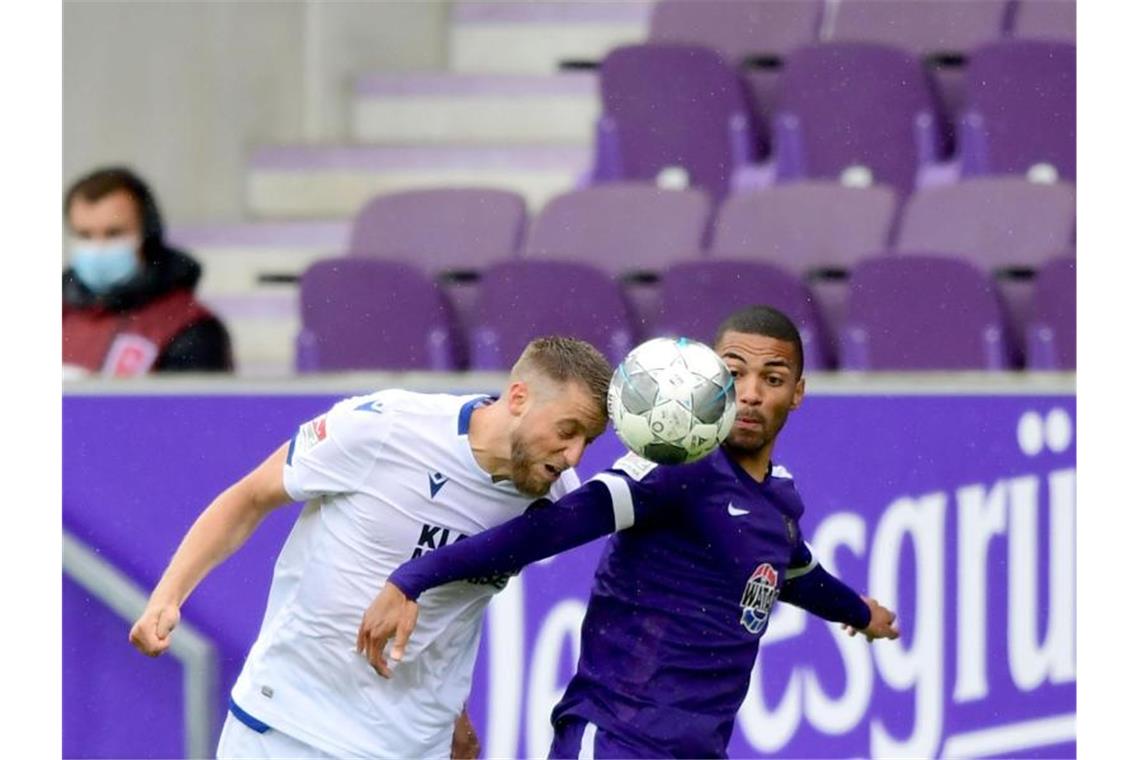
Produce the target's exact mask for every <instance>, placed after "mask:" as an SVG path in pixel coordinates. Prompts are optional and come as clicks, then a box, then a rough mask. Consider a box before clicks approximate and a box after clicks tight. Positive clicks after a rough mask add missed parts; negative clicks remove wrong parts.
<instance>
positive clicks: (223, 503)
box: [130, 444, 292, 657]
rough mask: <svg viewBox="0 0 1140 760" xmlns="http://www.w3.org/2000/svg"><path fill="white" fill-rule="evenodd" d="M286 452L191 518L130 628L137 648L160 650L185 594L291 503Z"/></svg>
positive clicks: (155, 653)
mask: <svg viewBox="0 0 1140 760" xmlns="http://www.w3.org/2000/svg"><path fill="white" fill-rule="evenodd" d="M287 451H288V444H286V445H283V446H281V448H279V449H277V451H275V452H273V453H272V454H271V455H270V456H269V457H268V458H267V459H266V460H265V461H264V462H262V463H261V464H260V465H258V467H257V468H256V469H254V470H253V471H252V472H250V473H249V474H248V475H246V476H245V477H244V478H242V479H241V480H239V481H238V482H237V483H235V484H233V485H232V486H230V487H229V488H227V489H226V490H225V491H223V492H222V493H221V494H219V495H218V497H217V498H216V499H214V500H213V501H212V502H211V503H210V505H209V506H208V507H206V509H205V510H204V511H203V512H202V514H201V515H199V516H198V519H197V520H195V522H194V525H193V526H191V528H190V530H189V532H187V533H186V536H185V538H183V539H182V543H181V544H180V545H179V547H178V551H176V552H175V553H174V557H173V558H172V559H171V560H170V565H169V566H168V567H167V568H166V572H165V573H163V574H162V579H161V580H160V581H159V582H158V585H157V586H155V588H154V591H153V592H152V593H151V595H150V601H149V602H148V603H147V606H146V609H145V610H144V611H143V614H142V615H141V616H140V617H139V619H138V621H137V622H135V624H134V626H133V627H132V628H131V633H130V641H131V643H132V644H134V646H135V648H137V649H138V650H139V651H140V652H142V653H143V654H147V655H150V656H151V657H156V656H158V655H160V654H162V653H163V652H165V651H166V650H167V649H168V648H169V647H170V634H171V633H172V632H173V630H174V628H175V626H177V625H178V622H179V620H180V619H181V608H182V604H183V602H185V601H186V598H187V597H188V596H190V592H191V591H193V590H194V588H195V587H196V586H197V585H198V584H199V583H200V582H201V581H202V579H203V578H205V577H206V575H207V574H208V573H209V572H210V571H211V570H213V569H214V568H215V567H217V566H218V565H219V564H221V563H222V562H223V561H224V560H225V559H226V558H227V557H229V556H230V555H231V554H233V553H234V552H235V551H237V549H238V548H239V547H240V546H241V545H242V544H244V543H245V542H246V540H247V539H248V538H249V536H250V534H252V533H253V531H254V528H256V527H257V526H258V524H259V523H260V522H261V521H262V520H263V519H264V518H265V516H266V515H267V514H269V512H270V511H272V510H273V509H275V508H277V507H280V506H282V505H284V504H288V503H289V502H291V501H292V499H291V498H290V497H289V494H288V493H286V491H285V486H284V482H283V477H282V471H283V468H284V466H285V457H286V454H287Z"/></svg>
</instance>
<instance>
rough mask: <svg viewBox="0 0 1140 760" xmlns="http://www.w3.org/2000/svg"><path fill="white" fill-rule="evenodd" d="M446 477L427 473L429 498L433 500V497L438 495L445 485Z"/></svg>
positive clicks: (440, 474)
mask: <svg viewBox="0 0 1140 760" xmlns="http://www.w3.org/2000/svg"><path fill="white" fill-rule="evenodd" d="M447 481H448V477H447V476H446V475H444V474H443V473H442V472H429V473H428V488H430V489H431V497H432V498H433V499H434V498H435V495H436V494H437V493H439V489H441V488H443V486H444V485H445V484H446V483H447Z"/></svg>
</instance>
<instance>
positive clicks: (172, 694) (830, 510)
mask: <svg viewBox="0 0 1140 760" xmlns="http://www.w3.org/2000/svg"><path fill="white" fill-rule="evenodd" d="M337 398H338V397H337V396H332V395H312V396H296V395H282V396H263V395H259V396H236V395H232V396H230V395H222V396H136V397H124V396H67V397H65V398H64V401H63V423H64V439H63V454H64V461H63V465H64V467H63V523H64V528H65V530H67V531H68V532H70V533H71V534H73V535H75V536H76V537H78V538H79V539H81V540H83V541H85V542H86V543H88V544H89V545H90V546H92V547H94V548H95V549H96V550H97V551H98V552H99V554H100V556H101V557H102V558H103V559H105V560H108V561H109V562H111V563H112V564H114V565H116V566H117V567H119V568H120V569H122V570H123V571H124V572H125V573H126V574H127V575H128V576H129V577H131V578H132V579H134V580H135V581H137V582H138V583H139V584H141V585H142V586H143V587H145V588H147V589H149V588H150V587H151V586H152V585H153V584H154V582H155V581H156V580H157V579H158V577H159V576H160V575H161V573H162V570H163V568H164V566H165V563H166V562H167V561H168V559H169V557H170V555H171V553H172V552H173V551H174V549H175V548H176V546H177V543H178V541H179V539H180V538H181V536H182V534H183V533H184V532H185V531H186V529H187V528H188V527H189V526H190V524H191V523H192V522H193V520H194V518H195V517H196V515H197V513H198V512H199V511H200V510H201V509H202V508H203V507H204V506H205V505H206V504H207V503H208V502H209V501H210V499H212V498H213V497H214V496H215V495H216V494H217V493H218V492H219V491H220V490H222V489H223V488H225V487H226V486H227V485H229V484H230V483H231V482H233V481H234V480H236V479H237V478H239V477H240V476H241V475H243V474H244V473H245V472H247V471H249V470H250V469H252V468H253V467H254V466H255V465H256V464H257V463H258V462H259V461H260V460H261V459H262V458H263V457H264V456H266V455H267V454H269V453H270V452H271V451H272V450H273V449H274V448H275V447H276V446H278V445H280V444H281V443H282V442H284V441H285V440H287V439H288V438H289V437H290V436H291V435H292V432H293V430H294V428H295V427H296V426H297V425H298V424H299V423H300V422H302V421H304V420H307V419H309V418H311V417H313V416H315V415H316V414H318V413H320V412H321V411H323V410H325V409H326V408H327V407H329V406H331V404H332V403H333V402H334V401H336V400H337ZM1075 424H1076V423H1075V399H1074V397H1073V395H1072V394H1064V395H1008V394H1004V395H961V396H956V395H899V396H886V395H820V396H814V397H813V396H810V395H809V397H808V399H807V400H806V402H805V404H804V406H803V408H802V409H801V410H799V411H797V412H795V413H794V414H793V415H792V416H791V418H790V420H789V423H788V426H787V427H786V428H785V431H784V433H783V434H782V436H781V439H780V445H779V446H778V449H777V453H776V459H777V461H778V462H780V463H782V464H784V465H785V466H786V467H787V468H788V469H789V470H791V472H792V473H793V475H794V476H795V478H796V482H797V486H798V488H799V490H800V492H801V494H802V495H803V497H804V501H805V503H806V505H807V512H806V514H805V516H804V519H803V522H802V526H803V529H804V533H805V536H806V537H807V538H808V540H809V542H810V543H811V544H812V546H813V549H814V551H815V554H816V556H817V557H818V558H819V559H820V561H821V562H822V563H823V564H824V565H825V566H826V567H828V568H829V569H830V570H831V571H832V572H833V573H835V574H837V575H839V576H840V577H842V578H843V579H844V580H845V581H847V582H848V583H849V584H850V585H852V586H853V587H855V588H856V589H858V590H860V591H862V592H863V593H866V594H868V595H870V596H874V597H875V598H877V599H878V600H879V601H881V602H883V603H884V604H886V605H888V606H890V607H891V608H893V609H895V610H896V611H897V612H898V613H899V622H900V626H901V628H902V631H903V635H902V638H901V640H900V641H897V642H876V643H875V644H873V645H872V644H869V643H868V642H866V641H865V640H864V639H862V638H861V637H856V638H849V637H847V636H846V635H845V634H844V633H843V632H842V631H841V630H840V628H839V627H838V626H836V625H834V624H830V623H826V622H824V621H821V620H818V619H815V618H813V617H811V616H809V615H807V614H805V613H803V612H802V611H800V610H798V609H796V608H792V607H789V606H786V605H777V608H776V610H777V611H776V612H775V614H774V615H773V618H772V621H771V624H770V626H769V628H768V631H767V633H766V634H765V635H764V637H763V639H761V647H760V654H759V657H758V658H757V662H756V666H755V669H754V673H753V676H754V677H753V684H752V688H751V689H750V690H749V693H748V695H747V697H746V699H745V702H744V704H743V706H742V707H741V710H740V713H739V715H738V718H737V724H736V730H735V732H734V734H733V738H732V741H731V743H730V745H729V755H730V756H731V757H763V756H781V757H858V756H871V757H879V756H908V757H936V756H942V757H987V756H1001V757H1072V756H1074V755H1075V750H1076V745H1075V709H1076V647H1075V631H1076V625H1075V607H1076V602H1075V574H1076V567H1075V528H1076V518H1075V462H1076V443H1075V441H1076V430H1075ZM621 452H622V449H621V448H620V446H619V444H618V442H617V440H616V438H614V437H613V435H612V433H607V434H606V436H604V437H603V438H602V439H600V440H599V441H598V442H597V443H596V444H595V445H594V446H593V447H591V449H590V450H588V451H587V454H586V458H585V460H584V461H583V464H582V467H580V468H579V469H580V473H581V474H582V476H583V478H585V477H588V476H589V475H592V474H593V473H594V472H597V471H598V470H599V469H602V468H604V467H606V466H608V465H609V463H610V462H612V461H613V459H615V458H616V457H617V456H618V455H619V454H620V453H621ZM295 515H296V507H292V508H289V509H286V510H281V512H280V513H279V514H275V515H271V516H270V518H269V519H268V520H267V521H266V523H265V524H264V525H263V526H262V527H261V528H260V529H259V530H258V531H257V532H256V533H255V534H254V536H253V538H252V539H251V540H250V542H249V543H248V544H247V545H246V546H245V547H244V548H243V549H242V550H241V551H240V552H238V553H237V554H235V555H234V556H233V557H232V558H231V559H230V560H229V561H227V562H226V563H225V564H224V565H222V566H221V567H219V568H218V569H217V570H215V572H214V573H213V574H212V575H211V576H210V577H209V578H208V579H207V580H206V581H205V582H204V583H203V584H202V585H201V587H200V588H199V589H198V590H197V591H196V592H195V594H194V595H193V596H192V597H191V598H190V600H189V601H188V603H187V604H186V606H185V607H184V609H183V616H184V620H186V621H188V622H190V623H192V624H193V625H195V626H196V627H197V628H198V629H199V630H200V631H202V632H203V633H204V634H205V635H206V636H207V637H208V638H210V639H211V640H212V641H213V642H214V644H215V646H216V647H217V648H218V651H219V665H220V669H219V673H218V681H219V686H218V695H217V715H216V718H215V721H216V724H215V725H216V727H218V728H220V725H221V720H222V718H223V715H224V706H225V701H226V695H227V694H228V690H229V688H230V686H231V685H232V683H233V681H234V679H235V678H236V675H237V672H238V670H239V669H240V667H241V663H242V660H243V658H244V656H245V652H246V650H247V649H248V647H249V645H250V644H251V643H252V642H253V639H254V637H255V636H256V633H257V628H258V626H259V625H260V622H261V615H262V613H263V612H264V608H265V598H266V594H267V591H268V587H269V581H270V578H271V575H272V567H273V562H274V559H275V557H276V553H277V551H278V550H279V548H280V546H281V544H282V543H283V541H284V539H285V536H286V534H287V532H288V530H289V528H290V526H291V524H292V520H293V518H294V517H295ZM602 545H603V542H602V541H599V542H595V543H594V544H591V545H588V546H585V547H582V548H580V549H578V550H576V551H574V552H570V553H568V554H565V555H562V556H560V557H557V558H554V559H552V560H549V561H547V562H544V563H539V564H537V565H535V566H533V567H530V568H528V569H527V570H526V571H524V572H523V573H522V574H521V575H520V576H519V577H518V578H516V579H514V580H513V581H512V582H511V583H510V584H509V585H508V587H507V588H506V589H505V590H504V591H503V592H501V593H500V594H499V595H498V596H497V598H496V599H495V601H494V602H493V603H492V605H491V607H490V609H489V612H488V615H487V619H486V623H485V626H484V632H483V638H482V642H481V652H480V657H479V662H478V664H477V666H476V673H475V682H474V685H473V688H472V693H471V700H470V710H471V713H472V717H473V719H474V721H475V724H476V727H477V729H478V731H479V734H480V737H481V740H482V745H483V750H484V752H483V754H484V756H486V757H535V756H539V757H545V755H546V750H547V747H548V746H549V741H550V732H551V728H550V722H549V717H550V709H551V707H552V706H553V705H554V703H555V702H556V701H557V699H558V698H559V697H560V695H561V692H562V689H563V688H564V687H565V685H566V683H567V681H568V680H569V677H570V675H571V674H572V672H573V668H574V664H575V662H576V659H577V650H578V630H579V626H580V623H581V620H582V616H583V614H584V611H585V603H586V600H587V598H588V594H589V589H590V584H591V580H592V575H593V569H594V566H595V563H596V560H597V557H598V554H599V552H600V550H601V547H602ZM63 599H64V609H63V613H64V615H63V650H64V651H63V697H64V703H63V708H64V713H63V750H64V756H66V757H178V756H181V755H182V754H183V725H182V701H181V700H182V693H181V690H180V685H179V683H180V682H179V679H180V677H181V675H180V666H179V665H178V663H175V662H173V661H171V660H169V659H168V658H162V659H160V660H149V659H147V658H144V657H141V656H138V655H136V654H135V653H134V652H133V650H131V649H130V647H129V645H128V644H127V640H126V639H127V631H128V628H129V624H128V623H126V622H124V621H122V620H120V619H118V618H116V617H115V616H114V615H113V614H112V613H111V612H110V611H109V610H107V609H106V608H105V607H104V606H103V605H102V604H101V603H100V602H99V601H97V600H94V599H92V598H90V597H89V595H87V594H86V592H84V591H83V590H82V589H80V588H79V587H78V586H76V585H74V584H73V583H72V582H71V581H70V580H66V579H65V581H64V597H63Z"/></svg>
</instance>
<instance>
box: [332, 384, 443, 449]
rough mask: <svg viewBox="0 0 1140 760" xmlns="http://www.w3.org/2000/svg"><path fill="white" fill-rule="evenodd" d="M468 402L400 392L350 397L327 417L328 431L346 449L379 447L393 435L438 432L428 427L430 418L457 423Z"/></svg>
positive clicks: (386, 391) (339, 403)
mask: <svg viewBox="0 0 1140 760" xmlns="http://www.w3.org/2000/svg"><path fill="white" fill-rule="evenodd" d="M464 399H465V397H462V396H452V395H448V394H428V393H416V392H413V391H407V390H403V389H400V388H386V389H384V390H380V391H375V392H374V393H367V394H362V395H359V396H350V397H348V398H346V399H343V400H342V401H340V402H338V403H337V404H336V405H334V406H333V408H332V409H331V410H330V411H329V412H328V414H327V415H326V416H327V425H328V430H329V433H330V434H332V436H333V437H334V438H335V439H337V440H338V441H340V442H341V444H342V445H350V446H355V445H367V446H379V445H383V444H384V443H386V442H387V441H388V440H389V439H390V438H391V437H392V436H393V435H401V434H400V433H399V432H398V431H400V430H404V431H408V430H413V431H417V432H419V433H426V432H430V431H431V430H434V429H435V427H434V426H431V425H425V424H424V423H425V422H426V420H427V419H428V418H434V419H436V420H445V419H446V420H448V421H450V420H453V419H455V418H456V417H457V416H458V414H459V410H460V408H461V407H462V405H463V403H464Z"/></svg>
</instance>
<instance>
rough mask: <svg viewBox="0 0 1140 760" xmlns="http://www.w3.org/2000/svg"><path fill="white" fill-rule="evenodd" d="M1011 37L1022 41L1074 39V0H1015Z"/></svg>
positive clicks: (1075, 18)
mask: <svg viewBox="0 0 1140 760" xmlns="http://www.w3.org/2000/svg"><path fill="white" fill-rule="evenodd" d="M1013 36H1014V37H1017V38H1018V39H1023V40H1030V39H1032V40H1061V41H1063V42H1071V43H1073V44H1074V45H1075V44H1076V42H1077V2H1076V0H1018V2H1017V10H1016V11H1015V13H1014V16H1013Z"/></svg>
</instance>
